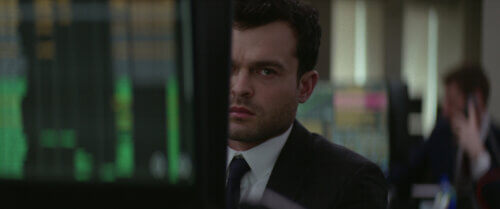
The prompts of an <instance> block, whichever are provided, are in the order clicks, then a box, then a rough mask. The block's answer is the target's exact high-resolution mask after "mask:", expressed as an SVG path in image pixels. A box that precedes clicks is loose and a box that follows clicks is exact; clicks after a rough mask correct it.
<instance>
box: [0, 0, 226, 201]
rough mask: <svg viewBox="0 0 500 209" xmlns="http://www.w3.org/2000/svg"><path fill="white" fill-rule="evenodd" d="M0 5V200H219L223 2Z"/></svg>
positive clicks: (78, 0) (27, 0) (22, 0)
mask: <svg viewBox="0 0 500 209" xmlns="http://www.w3.org/2000/svg"><path fill="white" fill-rule="evenodd" d="M2 4H4V5H3V6H2V8H3V10H5V12H2V14H3V15H2V16H1V17H0V20H1V21H2V22H4V23H5V24H1V25H0V29H1V30H0V37H1V39H2V40H1V43H2V44H3V46H5V47H2V52H1V53H0V60H1V61H0V62H1V63H2V65H1V66H0V118H1V119H0V156H1V157H0V190H2V193H5V194H6V196H3V197H2V200H1V201H0V204H7V203H8V202H10V203H16V204H22V203H30V202H31V203H32V202H36V203H37V204H42V205H50V206H52V207H75V206H78V205H79V204H81V203H84V202H87V204H90V205H97V204H102V202H103V201H104V202H107V203H110V204H113V207H116V208H120V207H122V206H131V205H133V204H140V206H141V207H146V208H156V207H160V208H164V207H169V208H170V207H172V208H222V207H223V199H224V198H223V196H224V195H223V194H224V174H225V173H224V171H225V169H224V168H225V157H226V156H225V150H226V146H225V143H226V135H227V134H226V132H227V114H226V113H227V106H228V101H227V98H228V97H227V95H228V77H229V49H230V47H229V46H230V31H231V14H230V8H231V7H230V1H229V0H222V1H221V0H213V1H201V0H200V1H196V0H191V1H190V0H147V1H144V0H141V1H131V0H108V1H104V0H57V1H56V0H10V1H7V2H3V3H2ZM89 200H90V201H89ZM68 204H72V205H68Z"/></svg>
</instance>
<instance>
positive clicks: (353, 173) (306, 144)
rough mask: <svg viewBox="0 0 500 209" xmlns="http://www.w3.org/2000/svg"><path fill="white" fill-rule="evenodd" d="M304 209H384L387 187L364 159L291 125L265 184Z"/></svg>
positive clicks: (375, 169) (376, 168)
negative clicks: (290, 129)
mask: <svg viewBox="0 0 500 209" xmlns="http://www.w3.org/2000/svg"><path fill="white" fill-rule="evenodd" d="M266 189H269V190H272V191H274V192H276V193H278V194H281V195H282V196H283V197H285V198H287V199H289V200H291V201H293V202H295V203H297V204H298V205H300V206H302V207H303V208H306V209H323V208H325V209H326V208H328V209H333V208H338V209H351V208H352V209H365V208H366V209H385V208H386V205H387V183H386V180H385V178H384V175H383V174H382V172H381V171H380V169H379V168H378V167H377V166H376V165H375V164H374V163H372V162H370V161H368V160H367V159H365V158H364V157H362V156H360V155H358V154H356V153H354V152H352V151H350V150H348V149H346V148H344V147H342V146H339V145H335V144H332V143H330V142H328V141H327V140H326V139H325V138H323V137H321V136H319V135H317V134H312V133H310V132H309V131H307V130H306V129H305V128H304V127H303V126H302V125H301V124H300V123H298V122H295V124H294V126H293V128H292V131H291V133H290V136H289V138H288V140H287V142H286V143H285V145H284V147H283V149H282V151H281V153H280V155H279V157H278V159H277V161H276V164H275V165H274V168H273V171H272V173H271V176H270V178H269V181H268V183H267V187H266Z"/></svg>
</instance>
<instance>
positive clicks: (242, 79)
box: [231, 70, 254, 98]
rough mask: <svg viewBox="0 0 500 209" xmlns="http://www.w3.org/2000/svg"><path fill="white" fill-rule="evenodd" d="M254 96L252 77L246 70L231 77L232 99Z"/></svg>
mask: <svg viewBox="0 0 500 209" xmlns="http://www.w3.org/2000/svg"><path fill="white" fill-rule="evenodd" d="M253 94H254V90H253V86H252V80H251V76H250V74H249V73H248V72H246V71H245V70H238V71H237V72H233V74H232V75H231V97H247V98H248V97H252V96H253Z"/></svg>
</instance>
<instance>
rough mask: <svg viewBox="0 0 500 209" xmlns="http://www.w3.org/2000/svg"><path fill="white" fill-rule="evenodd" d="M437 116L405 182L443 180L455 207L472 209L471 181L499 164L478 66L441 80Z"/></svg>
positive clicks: (495, 133) (498, 134)
mask: <svg viewBox="0 0 500 209" xmlns="http://www.w3.org/2000/svg"><path fill="white" fill-rule="evenodd" d="M444 83H445V98H444V99H443V103H442V117H439V118H438V121H437V123H436V126H435V128H434V130H433V132H432V134H431V136H430V137H429V139H428V140H426V141H425V143H424V145H423V147H422V149H421V150H420V151H419V152H418V154H417V155H416V156H415V157H414V158H412V159H411V162H410V167H411V168H410V172H409V173H410V176H411V178H410V179H411V181H413V182H414V181H424V182H429V181H430V182H432V183H439V182H440V181H443V180H449V181H450V182H451V183H452V184H453V185H454V186H455V189H456V191H457V206H458V207H457V208H478V206H477V201H476V198H475V190H476V188H475V186H476V183H477V181H478V180H479V179H480V178H481V177H483V176H484V175H485V174H486V173H488V172H489V171H491V170H493V169H495V168H497V167H498V166H499V160H500V153H499V151H500V146H499V145H500V138H499V137H500V132H499V131H500V130H499V129H498V128H497V127H496V126H494V125H493V124H492V121H491V118H490V115H489V113H488V108H487V106H488V100H489V92H490V85H489V81H488V78H487V77H486V75H485V74H484V72H483V70H482V69H481V67H478V66H473V65H465V66H461V67H459V68H456V69H454V70H452V72H450V73H449V74H448V75H447V76H446V77H445V79H444Z"/></svg>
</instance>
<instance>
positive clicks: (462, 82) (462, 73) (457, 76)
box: [444, 64, 490, 104]
mask: <svg viewBox="0 0 500 209" xmlns="http://www.w3.org/2000/svg"><path fill="white" fill-rule="evenodd" d="M444 82H445V84H446V85H449V84H451V83H455V84H457V86H458V88H459V89H460V91H461V92H462V93H463V94H464V96H465V97H467V95H471V94H473V93H475V92H476V91H477V90H479V91H480V92H481V94H482V95H483V97H484V101H483V102H484V104H488V101H489V97H490V82H489V80H488V78H487V77H486V74H485V73H484V70H483V68H482V67H481V66H479V65H473V64H465V65H461V66H459V67H456V68H454V69H453V70H452V71H451V72H450V73H448V74H447V75H446V76H445V77H444ZM466 99H467V98H466Z"/></svg>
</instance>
